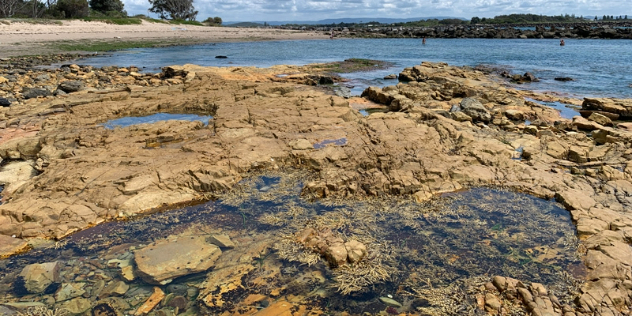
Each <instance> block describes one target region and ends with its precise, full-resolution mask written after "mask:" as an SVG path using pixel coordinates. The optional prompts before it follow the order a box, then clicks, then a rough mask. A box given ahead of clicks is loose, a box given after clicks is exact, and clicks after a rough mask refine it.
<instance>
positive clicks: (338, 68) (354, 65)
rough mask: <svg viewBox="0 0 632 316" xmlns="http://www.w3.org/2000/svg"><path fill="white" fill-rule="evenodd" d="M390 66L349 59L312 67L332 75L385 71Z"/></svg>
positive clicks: (370, 61) (371, 61)
mask: <svg viewBox="0 0 632 316" xmlns="http://www.w3.org/2000/svg"><path fill="white" fill-rule="evenodd" d="M391 65H392V64H391V63H389V62H385V61H380V60H372V59H363V58H350V59H346V60H344V61H336V62H331V63H326V64H319V65H314V66H313V68H315V69H320V70H323V71H327V72H334V73H350V72H359V71H370V70H376V69H385V68H388V67H390V66H391Z"/></svg>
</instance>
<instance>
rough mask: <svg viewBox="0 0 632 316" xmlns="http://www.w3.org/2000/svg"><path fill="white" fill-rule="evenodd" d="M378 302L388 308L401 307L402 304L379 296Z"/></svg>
mask: <svg viewBox="0 0 632 316" xmlns="http://www.w3.org/2000/svg"><path fill="white" fill-rule="evenodd" d="M380 301H382V303H384V304H386V305H388V306H393V307H402V304H400V303H399V302H398V301H396V300H394V299H392V298H390V297H385V296H380Z"/></svg>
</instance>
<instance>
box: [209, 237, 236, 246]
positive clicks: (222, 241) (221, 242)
mask: <svg viewBox="0 0 632 316" xmlns="http://www.w3.org/2000/svg"><path fill="white" fill-rule="evenodd" d="M207 241H208V242H209V243H211V244H213V245H215V246H217V247H220V248H235V243H234V242H233V241H232V240H230V237H229V236H228V235H226V234H215V235H211V236H209V237H208V240H207Z"/></svg>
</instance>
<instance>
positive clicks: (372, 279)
mask: <svg viewBox="0 0 632 316" xmlns="http://www.w3.org/2000/svg"><path fill="white" fill-rule="evenodd" d="M305 180H306V178H305V176H304V175H302V174H287V173H274V174H265V175H262V176H258V177H253V178H250V179H247V180H244V181H242V182H241V183H240V184H239V185H238V186H237V187H236V188H235V190H234V191H233V192H231V193H228V194H226V195H223V196H221V197H220V199H219V200H216V201H210V202H206V203H202V204H198V205H192V206H187V207H184V208H181V209H177V210H172V211H168V212H156V213H153V214H151V215H147V216H144V217H139V218H136V219H130V220H128V221H124V222H110V223H105V224H102V225H99V226H96V227H94V228H91V229H87V230H85V231H82V232H79V233H76V234H75V235H73V236H71V237H69V238H67V239H64V240H62V241H60V242H58V243H54V242H46V241H41V242H39V243H38V245H36V246H35V249H34V250H32V251H30V252H28V253H26V254H22V255H18V256H14V257H12V258H9V259H4V260H0V303H2V302H15V301H24V302H26V301H29V302H33V301H34V302H41V303H42V304H43V305H44V307H42V308H48V309H54V308H64V307H67V306H68V305H69V304H71V303H69V302H71V301H73V302H77V301H79V300H81V301H82V302H83V304H84V307H85V308H89V309H92V308H106V307H107V308H112V309H115V310H119V311H120V312H122V313H125V314H131V313H133V312H135V311H136V309H137V308H138V307H139V306H140V305H141V304H143V302H145V301H146V300H147V298H148V297H149V296H150V295H151V294H152V291H155V290H153V288H154V286H155V285H151V284H148V283H147V282H145V281H144V279H143V278H141V277H139V274H138V271H137V269H138V267H137V266H135V265H134V264H133V262H134V256H135V253H136V252H138V251H139V250H141V249H144V248H145V247H150V246H152V245H153V246H155V245H156V242H161V240H164V239H165V238H167V237H169V238H173V237H174V236H177V237H179V238H185V237H186V238H188V236H191V238H194V237H197V236H211V235H214V234H225V235H227V236H229V237H230V239H231V240H232V241H233V242H234V243H235V244H236V246H235V247H234V248H232V249H231V248H228V249H227V248H222V254H221V256H220V257H219V259H218V260H217V262H216V263H215V267H214V268H211V269H210V270H209V271H208V272H202V273H196V274H186V273H185V275H184V276H182V277H179V278H176V279H174V280H173V281H172V282H170V283H168V284H165V285H158V287H159V288H160V289H161V290H162V291H164V292H165V293H166V295H167V297H166V298H164V300H163V302H162V303H160V304H159V305H158V306H156V307H155V308H154V312H155V313H156V314H155V315H173V312H174V311H175V309H176V308H178V311H180V312H182V311H185V315H195V314H220V313H222V312H226V311H228V312H231V313H235V312H238V311H239V312H244V313H245V312H247V311H256V310H263V309H266V308H275V306H277V305H279V304H280V303H283V304H285V303H287V302H291V304H294V305H296V306H300V308H305V309H311V310H313V311H318V310H320V311H323V312H324V313H326V314H331V313H335V312H341V311H348V312H350V313H352V314H362V313H364V312H368V313H371V314H377V313H380V312H387V313H402V312H425V313H441V311H446V310H448V311H450V313H452V314H455V315H458V314H465V313H468V312H467V311H472V310H473V309H474V308H475V306H476V302H475V300H474V299H473V298H472V297H470V296H469V295H468V294H466V292H467V291H466V290H467V289H472V290H475V289H476V288H477V287H480V285H482V284H483V283H484V282H487V280H489V277H491V276H494V275H502V276H508V277H513V278H516V279H519V280H523V281H529V282H540V283H543V284H545V285H546V286H547V287H548V288H549V289H550V291H552V292H553V293H555V294H556V296H557V297H558V298H560V300H561V301H564V302H568V301H569V300H570V299H571V295H570V292H572V290H573V289H574V288H573V287H574V286H575V285H576V282H577V279H576V278H581V277H582V276H583V275H582V267H583V263H581V261H580V260H579V257H578V254H577V245H578V241H577V238H576V236H575V228H574V226H573V224H572V222H571V219H570V215H569V214H568V212H567V211H565V210H564V209H563V208H562V207H560V205H558V204H557V203H555V202H551V201H546V200H542V199H538V198H534V197H531V196H528V195H525V194H521V193H514V192H509V191H505V190H499V189H491V188H474V189H471V190H468V191H463V192H457V193H451V194H446V195H443V196H441V197H439V198H437V199H435V200H434V201H432V202H429V203H426V204H417V203H414V202H412V201H409V200H402V199H398V200H395V199H369V200H352V199H344V200H332V199H321V200H314V201H312V200H309V199H306V198H303V197H301V189H302V187H303V182H304V181H305ZM308 229H313V230H314V231H316V232H318V234H329V235H330V236H333V237H335V238H340V239H342V240H344V241H345V242H348V241H352V240H353V241H357V242H359V243H361V244H363V245H365V246H366V249H367V252H366V255H365V256H364V257H362V259H361V260H359V261H357V262H355V263H354V264H351V263H346V264H342V265H340V266H338V267H332V266H331V265H330V264H329V263H328V261H327V260H326V259H325V258H323V257H322V256H321V255H320V254H319V253H318V252H317V251H314V249H313V248H310V247H308V246H307V245H306V244H304V243H302V242H301V238H300V237H299V236H301V235H303V234H304V232H305V231H306V230H308ZM52 261H59V262H60V263H61V264H60V267H61V268H60V280H59V281H60V282H58V283H53V284H51V285H50V286H49V287H48V288H47V289H46V291H45V293H42V294H31V293H28V292H27V291H25V290H24V286H23V282H22V283H20V282H21V281H20V277H19V276H18V274H19V273H20V271H22V269H23V268H24V267H25V266H26V265H28V264H32V263H43V262H52ZM120 262H131V266H132V269H134V271H135V272H134V273H135V275H136V277H135V278H134V280H132V281H130V280H126V279H123V276H122V275H123V273H122V270H121V268H120V266H119V263H120ZM128 278H129V276H128ZM115 282H118V283H117V284H118V285H119V287H122V289H121V290H120V291H119V292H116V294H112V293H113V292H112V291H106V290H104V289H107V288H108V287H111V286H112V284H113V283H115ZM120 282H122V283H120ZM69 284H71V285H72V287H74V288H80V289H81V291H82V293H81V294H80V295H78V296H76V297H72V298H70V299H68V298H67V297H68V296H63V298H64V300H61V298H60V294H59V293H60V292H61V291H62V289H67V288H68V286H69ZM123 285H124V286H123ZM176 297H177V300H178V301H177V304H176V303H173V304H172V303H171V302H174V301H173V300H175V299H176ZM386 298H388V299H391V300H394V301H396V302H397V303H398V304H400V305H401V306H400V307H393V306H390V307H389V306H388V305H386V303H385V302H390V301H388V300H386ZM564 302H562V303H563V304H564ZM103 304H106V305H107V306H106V305H103ZM288 304H289V303H288ZM390 304H391V305H392V303H390ZM176 305H177V306H176ZM281 305H282V304H281ZM279 306H280V305H279ZM277 307H278V306H277ZM158 312H161V313H160V314H158Z"/></svg>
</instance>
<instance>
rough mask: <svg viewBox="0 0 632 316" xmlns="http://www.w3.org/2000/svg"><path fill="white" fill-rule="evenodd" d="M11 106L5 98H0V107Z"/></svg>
mask: <svg viewBox="0 0 632 316" xmlns="http://www.w3.org/2000/svg"><path fill="white" fill-rule="evenodd" d="M7 106H11V101H9V100H8V99H6V98H0V107H7Z"/></svg>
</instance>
